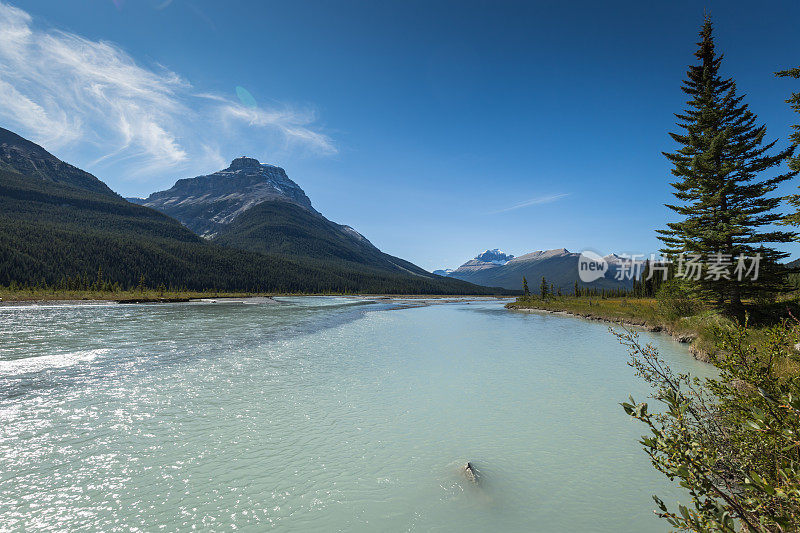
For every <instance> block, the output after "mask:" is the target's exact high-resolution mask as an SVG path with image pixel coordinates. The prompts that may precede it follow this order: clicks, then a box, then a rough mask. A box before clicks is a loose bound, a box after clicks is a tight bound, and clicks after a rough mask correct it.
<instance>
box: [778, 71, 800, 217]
mask: <svg viewBox="0 0 800 533" xmlns="http://www.w3.org/2000/svg"><path fill="white" fill-rule="evenodd" d="M775 75H776V76H778V77H779V78H795V79H800V67H797V68H791V69H788V70H782V71H780V72H776V73H775ZM786 103H787V104H789V106H790V107H791V108H792V109H793V110H794V111H795V113H800V91H798V92H796V93H792V95H791V96H790V97H789V99H788V100H786ZM792 129H794V132H793V133H792V135H791V137H790V138H791V140H792V142H793V143H794V145H795V146H800V124H795V125H794V126H792ZM789 168H791V169H792V170H794V171H795V172H797V171H800V154H798V155H796V156H795V157H794V158H793V159H790V160H789ZM788 200H789V203H790V204H792V206H794V207H795V209H796V211H795V212H794V213H792V214H790V215H788V216H787V217H786V219H785V222H786V223H788V224H792V225H795V226H800V194H794V195H792V196H789V197H788Z"/></svg>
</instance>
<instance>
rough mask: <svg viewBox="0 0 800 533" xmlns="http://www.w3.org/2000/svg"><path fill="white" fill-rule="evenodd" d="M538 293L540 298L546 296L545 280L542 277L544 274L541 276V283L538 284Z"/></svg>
mask: <svg viewBox="0 0 800 533" xmlns="http://www.w3.org/2000/svg"><path fill="white" fill-rule="evenodd" d="M539 294H540V295H541V297H542V298H546V297H547V280H546V279H544V276H542V283H541V284H539Z"/></svg>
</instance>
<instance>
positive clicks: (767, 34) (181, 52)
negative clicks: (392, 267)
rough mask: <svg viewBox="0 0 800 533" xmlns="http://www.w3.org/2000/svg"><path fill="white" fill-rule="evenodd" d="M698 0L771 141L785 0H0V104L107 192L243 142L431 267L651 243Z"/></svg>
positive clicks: (316, 199) (785, 116)
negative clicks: (496, 252)
mask: <svg viewBox="0 0 800 533" xmlns="http://www.w3.org/2000/svg"><path fill="white" fill-rule="evenodd" d="M704 9H705V10H708V11H709V12H710V13H711V14H712V16H713V18H714V21H715V23H716V30H717V44H718V47H719V49H720V50H721V51H723V52H724V53H725V55H726V59H725V62H724V65H723V69H724V73H725V74H727V75H731V76H733V77H734V78H735V79H736V80H737V82H738V85H739V89H740V91H743V92H745V93H747V94H748V98H747V101H748V102H749V103H750V105H751V108H752V109H753V111H755V112H756V113H757V114H758V115H759V117H760V119H761V121H762V122H765V123H766V124H767V126H768V136H769V137H770V138H775V137H778V138H781V141H780V142H779V144H780V145H781V146H783V145H785V144H786V140H785V139H786V137H787V135H788V132H789V127H790V125H791V124H792V123H793V122H796V121H797V120H798V117H797V116H793V115H792V113H791V112H790V110H789V108H788V106H787V105H786V104H785V103H784V99H785V98H787V97H788V95H789V93H790V92H791V91H792V90H794V91H797V90H799V89H800V87H798V86H797V84H796V82H794V83H793V82H792V81H789V80H785V79H775V78H774V77H773V76H772V73H773V72H774V71H776V70H778V69H781V68H786V67H790V66H796V65H800V41H798V39H797V34H796V21H797V20H800V2H797V1H794V0H791V1H783V2H778V1H776V2H765V3H761V4H759V6H758V7H756V6H755V4H752V3H751V2H745V1H733V0H725V1H708V2H697V1H674V2H634V1H629V2H596V1H572V2H559V1H546V2H544V1H529V2H489V1H486V2H469V1H455V2H444V1H430V0H428V1H406V2H395V3H390V2H371V1H360V2H348V1H340V2H330V1H319V2H311V1H307V2H282V3H277V2H262V1H250V2H247V1H243V0H228V1H226V2H212V1H201V0H192V1H189V0H172V1H169V0H139V1H135V0H115V1H113V0H37V1H31V2H26V1H14V2H11V3H8V2H5V0H0V96H2V102H4V103H0V125H2V126H4V127H7V128H9V129H12V130H14V131H17V132H18V133H20V134H22V135H24V136H26V137H28V138H31V139H33V140H35V141H37V142H40V143H42V144H43V145H44V146H45V147H46V148H48V149H49V150H50V151H52V152H53V153H54V154H56V155H57V156H59V157H61V158H62V159H64V160H66V161H69V162H71V163H73V164H76V165H78V166H81V167H82V168H85V169H87V170H89V171H90V172H92V173H94V174H95V175H97V176H98V177H99V178H101V179H103V180H104V181H105V182H107V183H108V184H109V185H110V186H111V187H112V188H113V189H114V190H116V191H118V192H120V193H121V194H123V195H125V196H146V195H147V194H149V193H150V192H153V191H156V190H161V189H164V188H167V187H169V186H171V185H172V184H173V183H174V182H175V180H177V179H179V178H184V177H190V176H194V175H198V174H201V173H208V172H213V171H215V170H218V169H220V168H223V167H225V166H227V162H228V161H229V160H230V159H232V158H233V157H236V156H239V155H250V156H253V157H257V158H258V159H260V160H261V161H262V162H268V163H272V164H276V165H279V166H282V167H284V168H285V169H286V170H287V172H288V173H289V176H290V177H291V178H292V179H294V180H295V181H296V182H297V183H298V184H299V185H300V186H301V187H303V189H304V190H305V191H306V192H307V194H308V195H309V196H310V198H311V200H312V202H313V203H314V205H315V207H316V208H317V209H318V210H319V211H321V212H322V213H323V214H324V215H325V216H327V217H328V218H330V219H331V220H334V221H336V222H339V223H343V224H349V225H351V226H353V227H354V228H356V229H357V230H359V231H360V232H362V233H363V234H364V235H366V236H367V237H368V238H369V239H370V240H371V241H372V242H373V243H374V244H376V245H377V246H378V247H380V248H381V249H383V250H384V251H386V252H388V253H391V254H394V255H397V256H400V257H403V258H405V259H408V260H411V261H413V262H415V263H417V264H419V265H420V266H422V267H425V268H428V269H434V268H441V267H455V266H458V265H459V264H461V263H462V262H464V261H465V260H467V259H469V258H471V257H473V256H475V255H476V254H477V253H478V252H480V251H482V250H484V249H486V248H496V247H499V248H501V249H503V250H505V251H506V252H508V253H513V254H515V255H521V254H523V253H526V252H530V251H533V250H537V249H547V248H557V247H562V246H563V247H566V248H568V249H570V250H581V249H583V248H592V249H595V250H597V251H600V252H602V253H608V252H612V251H614V252H628V253H634V252H635V253H650V252H653V251H656V250H657V249H658V247H659V244H658V241H657V240H656V238H655V231H654V230H655V229H656V228H659V227H663V225H664V224H665V222H666V221H667V220H668V219H670V216H671V215H670V213H669V211H668V210H667V209H666V208H665V207H663V204H664V203H665V202H667V201H670V198H671V196H670V187H669V185H668V183H669V180H670V179H671V176H670V174H669V165H668V164H667V162H666V161H665V159H664V157H663V156H662V155H661V152H662V151H664V150H672V149H674V145H673V144H672V142H671V140H670V139H669V137H668V135H667V132H668V131H670V130H674V126H673V124H674V121H675V120H674V117H673V113H675V112H678V111H680V109H681V107H682V104H683V101H684V97H683V95H682V93H681V91H680V88H679V87H680V82H681V80H682V79H683V76H684V74H685V71H686V67H687V66H688V65H689V64H690V63H691V62H692V60H693V56H692V53H693V52H694V49H695V42H696V40H697V31H698V29H699V26H700V23H701V21H702V16H703V11H704ZM237 87H241V88H243V89H245V91H246V92H243V91H242V90H241V89H240V90H239V92H238V94H237ZM254 104H255V106H254ZM797 184H800V179H798V180H796V182H795V183H793V184H791V185H789V186H787V187H786V188H785V189H784V190H785V191H787V192H788V191H789V190H791V189H792V188H794V187H795V186H796V185H797ZM786 249H787V250H789V251H791V252H792V254H793V257H796V256H798V255H800V246H797V245H790V246H788V247H787V248H786Z"/></svg>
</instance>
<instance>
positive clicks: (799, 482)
mask: <svg viewBox="0 0 800 533" xmlns="http://www.w3.org/2000/svg"><path fill="white" fill-rule="evenodd" d="M617 336H618V337H619V338H620V341H621V342H622V343H623V344H624V345H625V346H627V348H628V349H629V352H630V354H631V361H630V363H629V364H630V365H631V366H632V367H633V368H634V369H635V370H636V373H637V375H638V376H640V377H641V378H643V379H644V380H646V381H647V382H648V383H650V384H651V385H652V386H653V387H654V389H655V393H654V394H653V396H652V397H653V398H654V399H655V400H656V401H657V402H659V403H660V404H661V406H662V408H663V409H661V410H659V411H658V412H655V413H654V412H651V410H650V409H649V407H648V404H647V403H644V402H642V403H637V402H636V401H635V400H634V399H633V398H630V401H629V402H625V403H623V404H622V407H623V408H624V410H625V412H626V413H628V414H629V415H630V416H632V417H634V418H636V419H638V420H640V421H642V422H643V423H645V424H646V425H647V426H648V428H649V429H650V434H649V435H646V436H644V437H642V440H641V441H640V442H641V444H642V446H643V447H644V450H645V452H646V453H647V454H648V455H649V456H650V459H651V461H652V463H653V465H654V466H655V468H656V469H657V470H658V471H660V472H662V473H663V474H665V475H666V476H667V477H668V478H669V479H670V480H671V481H677V482H678V483H679V485H680V486H681V487H683V488H685V489H687V491H688V495H689V496H690V498H691V504H690V505H679V506H678V508H677V509H676V510H670V509H669V508H668V507H667V506H666V504H665V503H664V502H663V501H662V500H660V499H659V498H658V497H657V496H654V499H655V501H656V505H657V507H658V509H657V510H656V514H658V516H660V517H662V518H665V519H666V520H667V521H668V522H669V523H670V524H671V525H672V526H673V527H675V528H676V529H678V530H682V531H697V532H707V531H715V532H726V533H735V532H738V531H749V532H785V531H798V530H800V377H798V373H797V372H796V371H794V372H792V371H787V369H790V368H796V366H797V365H800V356H798V354H797V353H796V352H795V351H794V349H793V348H792V346H793V344H794V343H795V342H796V341H797V336H798V327H797V323H795V322H793V323H789V322H782V323H781V324H780V325H777V326H774V327H772V328H770V329H769V331H768V339H767V342H766V343H765V344H763V345H762V347H761V348H756V347H754V346H751V345H750V344H749V343H748V337H749V330H748V327H747V324H746V322H745V324H744V325H740V326H735V327H733V328H729V329H727V330H724V331H720V336H721V338H722V339H723V340H722V342H721V349H722V350H724V353H725V354H726V357H724V358H723V359H722V360H721V361H720V363H719V368H720V372H719V376H718V377H717V378H712V379H705V380H702V381H701V380H699V379H697V378H692V377H691V376H689V375H688V374H675V373H674V372H673V371H672V370H671V369H670V368H669V366H668V365H667V364H666V363H665V362H664V360H663V359H661V357H660V356H659V354H658V352H657V350H656V349H655V348H654V347H653V346H651V345H646V346H642V345H641V344H640V343H639V340H638V338H637V335H636V334H633V333H624V334H620V333H617Z"/></svg>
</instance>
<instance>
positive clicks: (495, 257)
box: [475, 248, 514, 265]
mask: <svg viewBox="0 0 800 533" xmlns="http://www.w3.org/2000/svg"><path fill="white" fill-rule="evenodd" d="M475 259H476V260H478V261H483V262H484V263H494V264H497V265H504V264H506V263H508V262H509V261H510V260H512V259H514V256H513V255H509V254H505V253H503V252H502V251H501V250H500V249H499V248H495V249H494V250H486V251H485V252H483V253H482V254H478V255H477V256H476V257H475Z"/></svg>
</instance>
